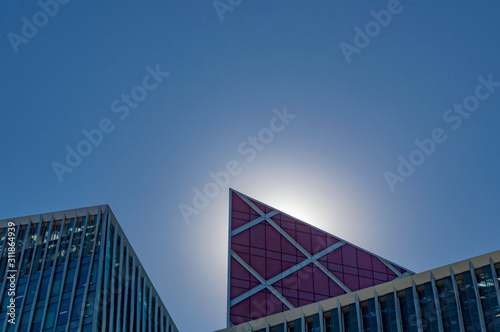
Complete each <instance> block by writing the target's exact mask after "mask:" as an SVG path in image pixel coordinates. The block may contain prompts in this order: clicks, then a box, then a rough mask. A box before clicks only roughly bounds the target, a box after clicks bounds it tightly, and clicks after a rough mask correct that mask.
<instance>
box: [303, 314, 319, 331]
mask: <svg viewBox="0 0 500 332" xmlns="http://www.w3.org/2000/svg"><path fill="white" fill-rule="evenodd" d="M307 332H322V331H321V330H320V324H319V314H315V315H313V316H312V321H310V322H308V323H307Z"/></svg>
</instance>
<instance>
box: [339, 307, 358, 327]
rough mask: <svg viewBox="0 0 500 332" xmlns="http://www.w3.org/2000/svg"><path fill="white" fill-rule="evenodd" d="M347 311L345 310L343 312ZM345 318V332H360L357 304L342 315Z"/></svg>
mask: <svg viewBox="0 0 500 332" xmlns="http://www.w3.org/2000/svg"><path fill="white" fill-rule="evenodd" d="M344 310H346V308H343V310H342V311H344ZM342 314H343V316H344V331H345V332H358V331H359V325H358V315H357V311H356V304H355V303H353V304H350V305H349V307H348V308H347V310H346V311H345V312H343V313H342Z"/></svg>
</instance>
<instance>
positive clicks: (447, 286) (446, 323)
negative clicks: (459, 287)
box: [436, 277, 460, 332]
mask: <svg viewBox="0 0 500 332" xmlns="http://www.w3.org/2000/svg"><path fill="white" fill-rule="evenodd" d="M436 286H437V289H438V294H439V306H440V308H441V317H442V319H443V328H444V331H445V332H449V331H453V332H455V331H460V321H459V318H458V309H457V301H456V297H455V290H454V289H453V283H452V280H451V277H446V278H444V279H442V280H439V281H437V282H436Z"/></svg>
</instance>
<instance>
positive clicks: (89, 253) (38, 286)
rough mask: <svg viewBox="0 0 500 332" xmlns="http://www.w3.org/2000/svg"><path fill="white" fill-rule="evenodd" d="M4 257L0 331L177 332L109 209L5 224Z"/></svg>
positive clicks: (0, 246) (0, 238)
mask: <svg viewBox="0 0 500 332" xmlns="http://www.w3.org/2000/svg"><path fill="white" fill-rule="evenodd" d="M0 252H1V260H0V278H1V279H0V299H1V302H0V303H2V306H1V308H0V310H1V312H0V331H23V332H24V331H33V332H35V331H162V332H178V329H177V327H176V326H175V324H174V322H173V320H172V318H171V317H170V315H169V313H168V311H167V309H166V307H165V305H164V304H163V302H162V300H161V299H160V297H159V295H158V293H157V292H156V290H155V288H154V287H153V285H152V284H151V281H150V279H149V277H148V275H147V273H146V271H144V269H143V267H142V266H141V263H140V261H139V259H138V258H137V256H136V254H135V252H134V250H133V248H132V246H131V245H130V243H129V241H128V240H127V237H126V236H125V234H124V233H123V231H122V229H121V227H120V225H119V224H118V222H117V220H116V218H115V216H114V215H113V212H112V211H111V209H110V208H109V206H108V205H102V206H94V207H89V208H83V209H78V210H68V211H61V212H54V213H48V214H41V215H34V216H28V217H21V218H12V219H6V220H0ZM12 258H13V259H14V260H13V261H9V259H12ZM9 320H10V321H11V322H14V323H15V324H12V323H11V322H9Z"/></svg>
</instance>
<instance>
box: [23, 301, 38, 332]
mask: <svg viewBox="0 0 500 332" xmlns="http://www.w3.org/2000/svg"><path fill="white" fill-rule="evenodd" d="M42 318H43V307H41V308H37V309H36V311H35V315H34V316H33V323H32V324H31V331H32V332H38V331H40V330H41V328H42ZM21 331H22V330H21Z"/></svg>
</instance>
